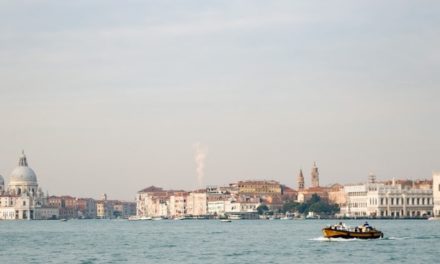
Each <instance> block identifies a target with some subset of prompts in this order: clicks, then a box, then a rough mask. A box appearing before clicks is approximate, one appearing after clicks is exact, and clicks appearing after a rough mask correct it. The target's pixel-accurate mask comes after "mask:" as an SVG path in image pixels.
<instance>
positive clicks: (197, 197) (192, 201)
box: [186, 190, 208, 216]
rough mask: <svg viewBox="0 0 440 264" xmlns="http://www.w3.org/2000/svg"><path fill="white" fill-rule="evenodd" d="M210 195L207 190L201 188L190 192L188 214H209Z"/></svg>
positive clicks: (187, 206)
mask: <svg viewBox="0 0 440 264" xmlns="http://www.w3.org/2000/svg"><path fill="white" fill-rule="evenodd" d="M207 203H208V195H207V193H206V190H199V191H195V192H191V193H189V195H188V197H187V205H186V209H187V214H188V215H193V216H203V215H207V214H208V208H207V207H208V206H207Z"/></svg>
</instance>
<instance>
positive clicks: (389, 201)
mask: <svg viewBox="0 0 440 264" xmlns="http://www.w3.org/2000/svg"><path fill="white" fill-rule="evenodd" d="M405 201H406V203H405V204H406V205H431V204H432V199H431V198H406V199H404V198H380V205H403V204H404V202H405ZM370 204H372V205H377V199H376V198H370Z"/></svg>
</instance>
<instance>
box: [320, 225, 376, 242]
mask: <svg viewBox="0 0 440 264" xmlns="http://www.w3.org/2000/svg"><path fill="white" fill-rule="evenodd" d="M322 233H323V234H324V237H326V238H359V239H376V238H382V237H383V233H382V232H381V231H379V230H377V229H375V228H373V227H372V226H370V225H369V224H368V223H367V222H365V224H364V225H362V226H357V227H349V226H346V225H345V224H342V223H339V224H338V225H332V226H329V227H326V228H323V229H322Z"/></svg>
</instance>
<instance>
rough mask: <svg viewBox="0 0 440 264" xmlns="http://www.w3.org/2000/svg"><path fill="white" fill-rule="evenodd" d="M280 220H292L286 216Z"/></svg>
mask: <svg viewBox="0 0 440 264" xmlns="http://www.w3.org/2000/svg"><path fill="white" fill-rule="evenodd" d="M280 219H281V220H293V217H291V216H287V215H286V216H285V217H281V218H280Z"/></svg>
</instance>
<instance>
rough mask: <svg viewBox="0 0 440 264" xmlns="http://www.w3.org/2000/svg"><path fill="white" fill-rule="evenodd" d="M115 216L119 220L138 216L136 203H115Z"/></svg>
mask: <svg viewBox="0 0 440 264" xmlns="http://www.w3.org/2000/svg"><path fill="white" fill-rule="evenodd" d="M113 214H114V216H115V217H119V218H128V217H130V216H132V215H136V203H134V202H124V201H113Z"/></svg>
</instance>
